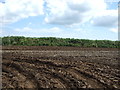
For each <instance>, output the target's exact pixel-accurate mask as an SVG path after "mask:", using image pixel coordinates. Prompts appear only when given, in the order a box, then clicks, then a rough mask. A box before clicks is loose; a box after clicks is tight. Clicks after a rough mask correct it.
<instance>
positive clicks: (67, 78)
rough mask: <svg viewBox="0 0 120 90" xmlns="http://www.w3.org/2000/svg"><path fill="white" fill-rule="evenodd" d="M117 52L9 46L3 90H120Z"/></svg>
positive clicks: (5, 49)
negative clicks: (13, 89) (19, 89)
mask: <svg viewBox="0 0 120 90" xmlns="http://www.w3.org/2000/svg"><path fill="white" fill-rule="evenodd" d="M118 55H119V52H118V49H111V48H109V49H108V48H79V47H41V46H33V47H32V46H9V47H3V50H2V86H3V88H120V83H119V82H120V74H119V73H120V70H119V65H118V63H119V61H118V60H119V56H118Z"/></svg>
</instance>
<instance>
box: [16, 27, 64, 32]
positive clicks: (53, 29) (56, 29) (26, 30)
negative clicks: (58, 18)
mask: <svg viewBox="0 0 120 90" xmlns="http://www.w3.org/2000/svg"><path fill="white" fill-rule="evenodd" d="M14 31H16V32H22V33H24V32H29V33H59V32H62V31H63V30H62V29H60V28H58V27H52V28H41V29H33V28H30V27H24V28H16V29H14Z"/></svg>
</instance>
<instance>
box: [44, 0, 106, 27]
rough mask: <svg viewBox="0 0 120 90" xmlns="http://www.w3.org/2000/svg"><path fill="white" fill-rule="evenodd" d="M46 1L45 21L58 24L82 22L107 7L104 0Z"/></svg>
mask: <svg viewBox="0 0 120 90" xmlns="http://www.w3.org/2000/svg"><path fill="white" fill-rule="evenodd" d="M46 3H47V4H46V6H47V17H46V18H45V21H46V23H50V24H60V25H74V24H78V23H84V22H86V21H89V20H90V18H91V17H92V16H93V15H94V14H95V13H97V12H101V11H102V10H105V9H106V7H107V5H106V3H105V2H104V0H46Z"/></svg>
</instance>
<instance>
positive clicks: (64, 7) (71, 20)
mask: <svg viewBox="0 0 120 90" xmlns="http://www.w3.org/2000/svg"><path fill="white" fill-rule="evenodd" d="M4 2H5V3H4ZM0 27H1V28H0V29H1V30H0V34H1V35H0V36H30V37H62V38H79V39H94V40H95V39H107V40H118V3H117V2H109V0H0Z"/></svg>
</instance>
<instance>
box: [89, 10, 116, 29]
mask: <svg viewBox="0 0 120 90" xmlns="http://www.w3.org/2000/svg"><path fill="white" fill-rule="evenodd" d="M91 23H92V24H93V25H94V26H100V27H113V26H118V11H117V10H103V11H102V12H98V13H96V14H95V15H94V16H93V18H92V20H91Z"/></svg>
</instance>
